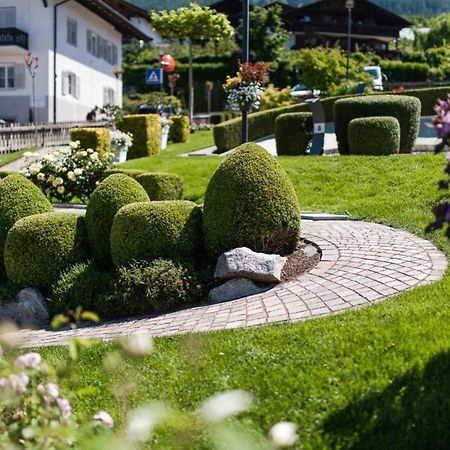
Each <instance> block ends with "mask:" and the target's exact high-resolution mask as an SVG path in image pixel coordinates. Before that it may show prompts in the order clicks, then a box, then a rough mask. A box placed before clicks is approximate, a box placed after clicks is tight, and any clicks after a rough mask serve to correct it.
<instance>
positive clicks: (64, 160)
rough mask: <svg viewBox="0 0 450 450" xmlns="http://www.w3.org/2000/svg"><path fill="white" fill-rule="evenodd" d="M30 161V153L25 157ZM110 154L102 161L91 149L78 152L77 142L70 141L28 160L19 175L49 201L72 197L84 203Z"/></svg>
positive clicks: (92, 190) (61, 200) (109, 161)
mask: <svg viewBox="0 0 450 450" xmlns="http://www.w3.org/2000/svg"><path fill="white" fill-rule="evenodd" d="M25 156H26V157H28V158H30V159H31V158H32V157H33V154H25ZM112 156H113V154H112V153H109V154H107V155H106V156H105V157H103V159H102V158H101V157H100V156H99V154H98V153H97V152H96V151H94V150H93V149H91V148H89V149H86V150H85V149H81V148H80V142H79V141H77V142H71V143H70V145H69V148H68V149H62V150H55V151H54V152H51V153H48V154H47V155H45V156H44V157H42V158H41V159H40V160H32V161H31V160H30V163H29V164H28V166H27V167H26V168H25V169H23V171H22V173H23V175H24V176H25V177H27V178H28V179H29V180H31V181H32V182H33V183H34V184H35V185H36V186H38V187H39V188H40V189H41V190H42V192H43V193H44V194H45V195H46V196H47V198H48V199H50V200H52V201H59V202H63V203H64V202H70V201H71V200H73V199H74V198H77V199H79V200H81V201H82V202H87V201H88V200H89V197H90V196H91V194H92V192H94V190H95V188H96V186H97V185H98V183H99V181H100V179H101V178H102V176H103V174H104V172H105V170H106V169H108V167H109V166H110V164H111V159H112Z"/></svg>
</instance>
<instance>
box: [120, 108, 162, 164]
mask: <svg viewBox="0 0 450 450" xmlns="http://www.w3.org/2000/svg"><path fill="white" fill-rule="evenodd" d="M117 128H118V129H119V130H121V131H124V132H126V133H131V134H132V135H133V145H132V146H131V147H130V148H129V150H128V154H127V159H135V158H144V157H147V156H153V155H159V153H160V146H161V142H160V140H161V125H160V123H159V116H158V115H157V114H131V115H128V116H124V117H123V119H122V120H121V121H120V123H119V124H118V125H117Z"/></svg>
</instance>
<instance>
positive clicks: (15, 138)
mask: <svg viewBox="0 0 450 450" xmlns="http://www.w3.org/2000/svg"><path fill="white" fill-rule="evenodd" d="M81 127H89V128H92V127H106V128H107V127H108V124H107V123H106V122H60V123H51V124H38V125H36V126H35V125H34V124H28V125H21V124H11V125H7V126H0V154H5V153H12V152H16V151H18V150H21V149H23V148H28V147H34V146H36V145H37V146H49V145H64V144H68V143H69V142H70V130H71V129H72V128H81Z"/></svg>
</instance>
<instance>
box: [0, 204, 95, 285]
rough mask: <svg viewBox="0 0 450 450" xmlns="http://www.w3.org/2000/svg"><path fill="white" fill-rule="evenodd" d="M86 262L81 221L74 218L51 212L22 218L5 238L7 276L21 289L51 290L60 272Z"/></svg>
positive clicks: (69, 215) (85, 244)
mask: <svg viewBox="0 0 450 450" xmlns="http://www.w3.org/2000/svg"><path fill="white" fill-rule="evenodd" d="M87 258H88V242H87V234H86V228H85V223H84V218H83V217H82V216H79V215H77V214H72V213H53V212H50V213H43V214H35V215H33V216H29V217H24V218H23V219H20V220H19V221H17V222H16V223H15V224H14V226H13V227H12V228H11V230H9V233H8V236H7V238H6V243H5V256H4V259H5V267H6V273H7V275H8V278H9V279H10V280H11V281H13V282H14V283H17V284H19V285H21V286H35V287H38V288H42V289H47V288H50V287H51V285H52V284H53V283H54V282H55V281H56V280H57V279H58V277H59V274H60V273H61V272H62V271H64V270H66V269H67V268H68V267H70V266H71V265H73V264H75V263H78V262H81V261H84V260H86V259H87Z"/></svg>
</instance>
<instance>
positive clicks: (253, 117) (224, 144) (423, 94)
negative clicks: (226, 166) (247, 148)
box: [213, 86, 450, 153]
mask: <svg viewBox="0 0 450 450" xmlns="http://www.w3.org/2000/svg"><path fill="white" fill-rule="evenodd" d="M448 93H450V86H442V87H433V88H420V89H409V90H406V91H404V92H402V93H398V94H389V93H386V94H379V93H376V94H372V95H373V96H378V95H395V96H397V95H407V96H411V97H416V98H417V99H419V100H420V103H421V105H422V115H425V116H429V115H433V114H434V111H433V108H434V105H435V104H436V102H437V99H438V98H446V96H447V94H448ZM355 97H363V96H361V95H356V96H355V95H345V96H336V97H328V98H324V99H322V101H321V103H322V106H323V108H324V111H325V119H326V122H334V117H335V116H334V104H335V102H336V101H338V100H340V99H343V98H355ZM364 97H367V96H364ZM309 111H310V108H309V105H307V104H305V103H302V104H298V105H292V106H285V107H282V108H275V109H271V110H267V111H260V112H257V113H252V114H250V115H249V139H250V140H256V139H260V138H262V137H265V136H270V135H271V134H274V129H275V119H276V118H277V117H278V116H279V115H281V114H284V113H291V112H309ZM213 134H214V142H215V145H216V147H217V149H218V150H219V152H221V153H222V152H226V151H228V150H231V149H232V148H235V147H237V146H238V145H239V144H240V143H241V119H240V117H239V118H235V119H232V120H228V121H226V122H223V123H220V124H219V125H216V126H215V127H214V129H213Z"/></svg>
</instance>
